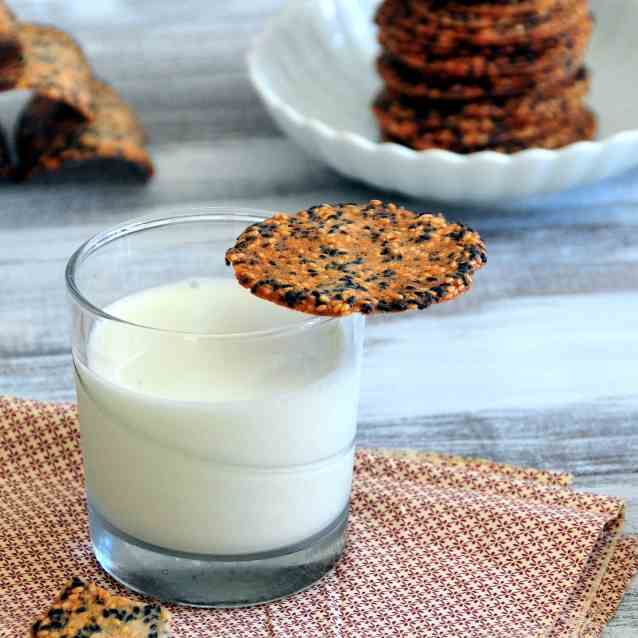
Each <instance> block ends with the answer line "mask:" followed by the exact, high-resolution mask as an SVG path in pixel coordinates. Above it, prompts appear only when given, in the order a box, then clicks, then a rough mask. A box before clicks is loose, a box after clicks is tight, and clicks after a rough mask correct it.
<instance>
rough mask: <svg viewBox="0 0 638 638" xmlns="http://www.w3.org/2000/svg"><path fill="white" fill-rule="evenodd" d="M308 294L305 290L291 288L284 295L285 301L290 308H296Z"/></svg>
mask: <svg viewBox="0 0 638 638" xmlns="http://www.w3.org/2000/svg"><path fill="white" fill-rule="evenodd" d="M305 298H306V295H305V294H304V293H303V292H298V291H294V290H289V291H288V292H286V294H285V295H284V301H285V302H286V305H287V306H288V307H289V308H294V307H295V306H296V305H297V304H298V303H299V302H300V301H303V300H304V299H305Z"/></svg>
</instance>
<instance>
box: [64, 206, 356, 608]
mask: <svg viewBox="0 0 638 638" xmlns="http://www.w3.org/2000/svg"><path fill="white" fill-rule="evenodd" d="M262 219H264V215H263V214H260V213H259V212H256V211H237V210H233V209H213V210H210V211H207V212H206V213H205V214H202V213H198V214H181V215H177V216H175V215H172V216H166V217H156V218H145V219H141V220H135V221H131V222H127V223H125V224H122V225H120V226H118V227H116V228H113V229H111V230H108V231H106V232H103V233H100V234H98V235H96V236H95V237H93V238H92V239H90V240H89V241H88V242H87V243H85V244H84V245H83V246H82V247H81V248H80V249H79V250H78V251H77V252H76V253H75V254H74V255H73V257H71V259H70V261H69V264H68V266H67V271H66V279H67V286H68V290H69V294H70V298H71V305H72V312H73V361H74V366H75V380H76V386H77V396H78V404H79V413H80V429H81V438H82V451H83V455H84V468H85V475H86V488H87V501H88V510H89V518H90V527H91V537H92V542H93V548H94V551H95V555H96V557H97V559H98V561H99V562H100V564H101V565H102V566H103V567H104V569H105V570H106V571H107V572H108V573H109V574H111V575H112V576H113V577H114V578H116V579H117V580H118V581H120V582H122V583H123V584H125V585H126V586H127V587H129V588H131V589H134V590H137V591H139V592H142V593H144V594H148V595H152V596H156V597H159V598H162V599H165V600H172V601H177V602H181V603H186V604H190V605H201V606H212V607H233V606H244V605H252V604H257V603H262V602H266V601H269V600H273V599H276V598H279V597H282V596H286V595H288V594H291V593H293V592H296V591H299V590H301V589H304V588H305V587H308V586H310V585H311V584H312V583H314V582H315V581H317V580H318V579H319V578H321V576H323V575H324V574H325V573H326V572H328V571H329V570H330V569H331V568H332V567H333V566H334V564H335V562H336V561H337V559H338V558H339V555H340V554H341V552H342V550H343V547H344V542H345V530H346V522H347V516H348V500H349V496H350V488H351V481H352V464H353V454H354V439H355V432H356V419H357V404H358V399H359V379H360V370H361V358H362V342H363V329H364V320H363V318H362V317H361V316H359V315H356V316H352V317H346V318H341V319H333V318H322V317H313V316H310V315H305V314H302V313H299V312H296V311H293V310H289V309H287V308H282V307H280V306H276V305H274V304H271V303H269V302H266V301H263V300H261V299H258V298H257V297H254V296H253V295H251V294H250V292H249V291H248V290H245V289H244V288H242V287H241V286H240V285H239V284H238V283H237V282H236V281H235V278H234V276H233V273H232V269H231V268H228V267H227V266H226V265H225V262H224V253H225V251H226V249H227V248H229V247H230V246H232V245H233V244H234V241H235V238H236V237H237V236H238V235H239V234H240V233H241V231H242V230H243V229H244V228H245V227H246V226H248V225H249V224H252V223H255V222H258V221H261V220H262Z"/></svg>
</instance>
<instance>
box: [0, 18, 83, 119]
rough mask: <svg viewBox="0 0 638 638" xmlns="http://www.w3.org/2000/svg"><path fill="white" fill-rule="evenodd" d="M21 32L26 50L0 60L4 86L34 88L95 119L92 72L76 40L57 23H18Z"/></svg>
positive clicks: (80, 113) (19, 37) (0, 81)
mask: <svg viewBox="0 0 638 638" xmlns="http://www.w3.org/2000/svg"><path fill="white" fill-rule="evenodd" d="M17 36H18V40H19V43H20V49H21V52H22V53H21V56H19V57H18V58H11V57H8V58H4V59H2V60H0V90H9V89H30V90H32V91H34V93H36V94H37V95H41V96H43V97H47V98H49V99H51V100H57V101H59V102H63V103H64V104H66V105H67V106H69V107H70V108H72V109H74V110H75V111H76V112H77V113H78V114H79V115H80V116H82V117H83V118H85V119H91V118H92V116H93V111H92V104H91V98H92V96H91V81H92V73H91V69H90V67H89V65H88V62H87V61H86V58H85V57H84V54H83V53H82V49H81V48H80V46H79V45H78V44H77V43H76V42H75V40H73V38H71V37H70V36H69V35H67V34H66V33H64V32H63V31H60V30H59V29H56V28H55V27H51V26H47V25H40V24H28V23H20V24H18V26H17Z"/></svg>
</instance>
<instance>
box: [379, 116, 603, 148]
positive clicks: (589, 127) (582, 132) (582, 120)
mask: <svg viewBox="0 0 638 638" xmlns="http://www.w3.org/2000/svg"><path fill="white" fill-rule="evenodd" d="M596 128H597V125H596V117H595V115H594V114H593V113H592V112H591V111H589V110H588V109H584V110H583V111H582V113H581V114H580V115H579V116H578V117H577V118H575V119H574V120H571V121H568V122H567V123H565V124H563V127H562V128H559V129H557V130H555V131H551V132H548V133H545V134H543V135H541V136H539V137H536V138H532V139H529V140H526V141H510V142H501V143H496V144H494V145H482V146H474V147H471V146H456V147H455V146H453V145H450V146H449V147H448V148H446V149H445V150H448V151H452V152H454V153H460V154H469V153H477V152H481V151H495V152H498V153H506V154H512V153H518V152H520V151H524V150H528V149H530V148H541V149H543V148H544V149H558V148H561V147H564V146H567V145H569V144H573V143H575V142H581V141H586V140H591V139H593V138H594V137H595V135H596ZM383 139H384V141H386V142H394V143H396V144H401V145H402V146H406V144H405V142H404V141H403V140H401V139H399V138H396V137H393V136H391V135H384V137H383ZM412 148H414V147H412ZM432 148H440V147H439V146H436V147H431V146H425V147H423V148H418V147H417V148H415V150H419V151H423V150H430V149H432Z"/></svg>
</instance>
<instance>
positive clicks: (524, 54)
mask: <svg viewBox="0 0 638 638" xmlns="http://www.w3.org/2000/svg"><path fill="white" fill-rule="evenodd" d="M592 25H593V21H592V19H591V17H590V16H585V18H584V19H583V21H582V23H579V24H577V25H575V26H574V28H573V29H571V30H569V31H566V32H565V33H563V34H561V35H560V36H558V38H556V39H554V40H549V41H548V46H547V48H546V49H545V50H538V51H534V50H530V49H527V48H525V47H519V48H518V49H514V50H513V51H509V52H507V51H498V50H493V51H485V50H478V51H466V52H457V53H453V54H451V55H450V56H437V55H432V54H430V52H429V51H428V46H427V43H423V46H422V47H421V48H417V47H415V46H414V43H410V44H409V45H407V46H406V43H405V42H397V41H396V40H393V39H392V38H388V36H387V34H386V33H385V32H384V31H381V32H380V33H379V42H380V43H381V46H382V47H383V48H384V49H385V50H386V51H388V52H389V53H390V54H391V55H392V56H393V57H395V58H396V59H398V60H400V61H401V63H402V64H404V65H406V66H409V67H411V68H413V69H415V70H419V71H421V72H422V73H424V74H426V75H432V76H437V75H438V76H448V77H459V78H480V77H484V76H509V75H537V74H539V73H543V72H544V71H546V70H548V69H551V68H552V67H554V66H557V65H565V66H568V65H570V66H572V67H579V66H581V65H582V63H583V61H584V58H585V54H586V51H587V46H588V44H589V39H590V37H591V32H592Z"/></svg>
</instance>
